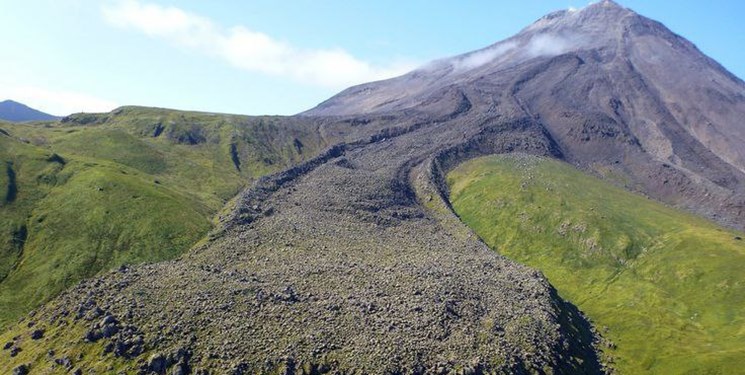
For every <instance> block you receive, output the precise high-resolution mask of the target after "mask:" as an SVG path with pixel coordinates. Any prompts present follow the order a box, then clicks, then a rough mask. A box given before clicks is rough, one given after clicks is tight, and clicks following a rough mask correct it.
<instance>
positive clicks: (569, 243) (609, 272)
mask: <svg viewBox="0 0 745 375" xmlns="http://www.w3.org/2000/svg"><path fill="white" fill-rule="evenodd" d="M447 180H448V185H449V186H450V200H451V203H452V205H453V208H454V209H455V211H456V212H457V213H458V215H459V216H460V217H461V218H462V220H463V221H464V222H465V223H466V224H467V225H469V226H470V227H471V228H472V229H473V230H474V231H475V232H476V233H477V234H478V235H479V236H481V237H482V238H483V239H484V241H485V242H486V243H487V244H488V245H489V246H491V247H492V248H494V249H495V250H497V251H498V252H500V253H502V254H504V255H505V256H507V257H509V258H512V259H514V260H516V261H518V262H522V263H524V264H527V265H530V266H532V267H535V268H537V269H539V270H541V271H542V272H543V273H544V274H545V275H546V276H547V277H548V279H549V280H550V281H551V283H552V284H553V285H554V286H555V287H556V288H557V289H558V290H559V292H560V294H561V295H562V296H563V297H564V298H566V299H568V300H569V301H571V302H573V303H574V304H576V305H577V306H578V307H579V308H580V309H582V310H583V311H584V312H585V313H586V314H588V315H589V317H590V318H591V319H592V320H593V322H594V324H595V325H596V326H597V327H598V328H600V330H601V332H602V333H603V335H604V336H605V337H606V338H608V339H610V340H611V341H612V342H613V343H615V345H616V348H615V349H613V348H608V349H606V352H608V353H609V354H610V355H611V356H612V357H615V361H616V364H615V367H616V368H617V369H618V370H619V371H620V372H621V373H624V374H638V373H676V374H679V373H691V374H703V373H707V374H714V373H717V374H719V373H721V374H731V373H737V372H739V371H742V370H741V369H742V368H743V366H745V273H743V270H744V269H745V241H743V240H741V239H740V238H742V237H745V235H743V234H742V233H739V232H734V231H731V230H728V229H724V228H721V227H718V226H716V225H715V224H712V223H710V222H708V221H706V220H704V219H701V218H698V217H695V216H692V215H690V214H687V213H683V212H680V211H677V210H675V209H672V208H669V207H666V206H663V205H661V204H659V203H657V202H654V201H651V200H648V199H646V198H644V197H641V196H638V195H635V194H632V193H629V192H627V191H625V190H622V189H620V188H617V187H615V186H612V185H610V184H608V183H606V182H603V181H602V180H600V179H597V178H594V177H591V176H588V175H586V174H583V173H582V172H580V171H578V170H576V169H575V168H573V167H572V166H570V165H568V164H566V163H562V162H560V161H556V160H550V159H543V158H538V157H534V156H526V155H499V156H489V157H483V158H479V159H475V160H472V161H469V162H467V163H465V164H462V165H460V166H459V167H458V168H456V169H455V170H453V171H452V172H451V173H450V174H449V175H448V178H447Z"/></svg>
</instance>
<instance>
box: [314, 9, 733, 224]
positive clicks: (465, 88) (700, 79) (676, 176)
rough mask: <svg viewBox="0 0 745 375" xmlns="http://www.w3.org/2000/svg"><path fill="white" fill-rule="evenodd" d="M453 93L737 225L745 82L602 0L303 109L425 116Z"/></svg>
mask: <svg viewBox="0 0 745 375" xmlns="http://www.w3.org/2000/svg"><path fill="white" fill-rule="evenodd" d="M454 92H460V93H462V94H463V95H465V97H467V98H468V99H469V100H470V102H471V103H472V105H473V107H474V109H475V110H474V111H472V112H477V113H479V114H488V113H495V112H498V111H503V109H502V107H503V106H504V104H505V103H510V104H512V105H515V106H517V107H518V108H519V109H520V111H521V112H522V113H524V114H525V115H526V116H529V117H531V118H533V119H534V120H535V121H536V122H539V123H540V124H541V126H542V127H543V128H544V129H545V130H546V131H547V132H548V133H549V134H550V136H551V139H552V140H553V141H554V142H556V144H557V146H558V148H559V149H560V151H561V155H562V158H564V159H565V160H567V161H569V162H571V163H572V164H575V165H576V166H578V167H580V168H582V169H584V170H588V171H592V172H594V173H595V174H598V175H600V176H605V177H606V178H608V179H611V180H614V181H615V182H616V183H617V184H619V185H622V186H625V187H626V188H628V189H631V190H635V191H639V192H642V193H645V194H647V195H649V196H651V197H653V198H656V199H658V200H661V201H663V202H666V203H669V204H672V205H674V206H677V207H682V208H686V209H688V210H691V211H693V212H696V213H699V214H702V215H704V216H707V217H709V218H712V219H714V220H717V221H719V222H720V223H723V224H725V225H728V226H732V227H736V228H739V229H743V228H745V224H743V223H745V216H744V215H745V210H743V209H742V207H743V206H744V205H745V186H744V185H743V184H744V182H745V175H744V172H745V162H744V160H745V159H743V158H744V157H745V147H743V144H745V126H743V123H742V116H743V113H745V83H743V81H742V80H740V79H739V78H737V77H735V76H733V75H732V74H730V73H729V72H727V71H726V70H725V69H724V68H722V67H721V66H720V65H719V64H717V63H716V62H715V61H713V60H711V59H710V58H708V57H706V56H705V55H703V54H702V53H701V52H700V51H699V50H698V49H697V48H696V47H695V46H694V45H693V44H691V43H690V42H688V41H686V40H685V39H683V38H682V37H680V36H678V35H675V34H674V33H672V32H671V31H670V30H668V29H667V28H665V27H664V26H663V25H661V24H660V23H658V22H655V21H652V20H649V19H647V18H644V17H642V16H640V15H638V14H636V13H634V12H633V11H631V10H629V9H626V8H623V7H621V6H619V5H617V4H615V3H613V2H612V1H602V2H600V3H597V4H594V5H592V6H588V7H587V8H585V9H583V10H581V11H559V12H555V13H551V14H549V15H547V16H545V17H543V18H541V19H540V20H538V21H537V22H535V23H534V24H532V25H531V26H529V27H527V28H525V29H524V30H522V31H521V32H520V33H519V34H517V35H515V36H514V37H512V38H509V39H507V40H504V41H502V42H499V43H496V44H494V45H492V46H489V47H487V48H485V49H482V50H479V51H475V52H471V53H468V54H465V55H461V56H456V57H452V58H448V59H444V60H440V61H436V62H433V63H431V64H429V65H428V66H426V67H424V68H422V69H420V70H417V71H414V72H411V73H409V74H407V75H404V76H402V77H399V78H394V79H392V80H388V81H381V82H373V83H369V84H365V85H361V86H357V87H352V88H350V89H348V90H346V91H344V92H342V93H341V94H339V95H337V96H335V97H333V98H331V99H329V100H327V101H326V102H324V103H321V104H320V105H319V106H318V107H316V108H314V109H312V110H310V111H308V112H306V113H305V114H306V115H330V114H335V115H338V114H346V115H351V114H356V113H369V112H373V113H385V112H388V111H392V110H399V109H409V110H418V111H429V110H432V109H433V103H438V101H437V98H438V97H439V96H442V95H445V93H454Z"/></svg>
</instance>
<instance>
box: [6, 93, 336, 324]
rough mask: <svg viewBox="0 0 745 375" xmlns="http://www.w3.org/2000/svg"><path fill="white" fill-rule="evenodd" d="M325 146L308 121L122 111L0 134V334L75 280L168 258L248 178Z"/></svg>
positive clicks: (198, 233) (203, 228)
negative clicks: (130, 265)
mask: <svg viewBox="0 0 745 375" xmlns="http://www.w3.org/2000/svg"><path fill="white" fill-rule="evenodd" d="M324 146H325V143H324V142H323V141H322V140H321V138H320V137H319V136H318V133H317V129H316V128H315V127H314V126H312V125H309V124H308V122H307V121H306V122H303V121H301V120H297V119H293V118H283V117H277V116H265V117H247V116H233V115H220V114H210V113H198V112H183V111H172V110H164V109H157V108H142V107H123V108H120V109H117V110H115V111H113V112H111V113H106V114H77V115H73V116H69V117H67V118H65V119H63V120H61V121H60V122H44V123H27V124H3V132H1V133H0V330H1V329H2V328H3V327H6V326H7V325H8V324H9V323H10V322H12V321H14V320H16V319H17V318H19V317H20V316H22V315H23V314H25V313H28V312H29V311H31V310H32V309H34V308H36V307H37V306H39V305H41V304H42V303H44V302H46V301H48V300H49V299H50V298H52V297H54V296H55V295H57V294H58V293H59V292H61V291H63V290H64V289H66V288H67V287H69V286H71V285H74V284H75V283H77V282H78V281H80V280H82V279H84V278H87V277H91V276H94V275H96V274H97V273H98V272H100V271H104V270H108V269H111V268H115V267H118V266H119V265H122V264H134V263H142V262H155V261H160V260H165V259H172V258H175V257H177V256H178V255H180V254H182V253H183V252H184V251H185V250H187V249H189V248H190V247H192V246H193V245H194V244H195V243H197V241H199V240H200V239H201V238H203V237H204V236H205V234H206V233H207V232H208V231H209V230H210V229H211V228H212V225H213V221H212V219H213V217H214V215H215V214H216V213H217V212H218V211H219V210H220V209H221V208H223V207H224V205H225V204H226V203H227V202H228V201H229V200H230V199H231V198H233V197H234V196H235V195H236V193H237V192H239V191H240V190H241V189H243V188H245V187H246V186H247V185H248V184H250V183H251V182H252V181H254V180H255V179H256V178H258V177H260V176H263V175H266V174H269V173H273V172H277V171H279V170H282V169H285V168H287V167H289V166H290V165H293V164H295V163H298V162H300V161H302V160H304V159H307V158H309V157H313V156H315V154H316V153H317V152H318V151H319V150H320V149H322V148H323V147H324Z"/></svg>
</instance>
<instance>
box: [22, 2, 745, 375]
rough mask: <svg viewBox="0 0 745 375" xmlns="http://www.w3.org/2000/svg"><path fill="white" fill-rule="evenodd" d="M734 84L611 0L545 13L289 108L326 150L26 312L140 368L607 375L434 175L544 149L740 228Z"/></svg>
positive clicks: (558, 307) (543, 290)
mask: <svg viewBox="0 0 745 375" xmlns="http://www.w3.org/2000/svg"><path fill="white" fill-rule="evenodd" d="M673 62H675V63H673ZM744 87H745V85H744V84H743V82H742V81H740V80H739V79H737V78H736V77H734V76H732V75H731V74H729V73H727V72H726V71H725V70H724V69H722V68H721V67H720V66H719V65H717V64H716V63H715V62H713V61H712V60H710V59H708V58H707V57H705V56H703V55H702V54H701V53H700V52H698V51H697V50H696V48H695V47H694V46H693V45H691V44H690V43H688V42H686V41H685V40H683V39H682V38H680V37H678V36H676V35H675V34H673V33H671V32H670V31H669V30H667V29H666V28H664V27H663V26H662V25H660V24H659V23H656V22H654V21H651V20H649V19H646V18H644V17H641V16H639V15H637V14H635V13H633V12H632V11H630V10H628V9H625V8H622V7H620V6H618V5H617V4H615V3H613V2H610V1H603V2H600V3H596V4H594V5H591V6H589V7H587V8H585V9H583V10H581V11H577V12H568V11H563V12H556V13H552V14H550V15H548V16H546V17H544V18H542V19H540V20H538V21H537V22H536V23H534V24H533V25H531V26H529V27H528V28H526V29H524V30H523V31H522V32H520V33H519V34H518V35H516V36H515V37H513V38H510V39H508V40H506V41H503V42H500V43H497V44H495V45H493V46H490V47H487V48H485V49H483V50H480V51H476V52H473V53H470V54H466V55H462V56H458V57H454V58H450V59H445V60H441V61H437V62H434V63H432V64H430V65H428V66H426V67H424V68H422V69H419V70H417V71H414V72H411V73H409V74H407V75H404V76H402V77H399V78H395V79H392V80H387V81H381V82H374V83H370V84H365V85H361V86H357V87H353V88H350V89H348V90H346V91H344V92H342V93H341V94H339V95H337V96H335V97H333V98H331V99H329V100H328V101H326V102H324V103H322V104H321V105H319V106H318V107H317V108H315V109H312V110H310V111H308V112H306V113H304V114H301V115H300V116H301V117H303V118H305V119H306V120H307V121H308V123H309V126H317V128H318V129H319V133H320V135H321V136H323V137H324V139H327V140H335V141H338V142H337V144H336V145H335V146H333V147H331V148H329V149H328V150H327V151H326V152H324V153H322V154H321V155H319V156H318V157H317V158H315V159H313V160H310V161H308V162H306V163H304V164H302V165H299V166H296V167H294V168H292V169H290V170H287V171H285V172H282V173H280V174H277V175H274V176H270V177H267V178H264V179H262V180H260V181H259V182H258V183H257V184H256V185H255V186H253V187H252V188H251V189H248V190H246V191H244V192H243V193H242V194H241V195H240V196H239V198H238V200H237V203H236V207H235V209H234V210H233V211H232V212H231V213H230V214H228V215H226V216H225V217H223V218H222V223H221V228H220V229H219V230H218V231H216V232H215V233H214V234H213V236H212V237H211V240H210V241H209V242H208V243H206V244H204V245H201V246H199V247H197V248H195V249H193V250H192V251H191V252H190V253H188V254H187V255H185V256H184V257H182V258H181V259H178V260H176V261H171V262H164V263H158V264H154V265H147V266H138V267H133V268H128V269H121V270H118V271H115V272H112V273H111V274H108V275H105V276H104V277H101V278H99V279H96V280H91V281H87V282H84V283H82V284H80V285H79V286H78V287H76V288H74V289H73V290H71V291H69V292H67V293H66V294H64V295H63V296H61V297H60V298H58V299H57V300H56V301H54V302H53V303H50V304H49V305H48V306H47V307H46V308H44V309H42V310H41V311H40V312H39V313H37V315H36V316H35V317H34V318H33V319H36V320H40V321H41V320H44V319H47V320H49V321H51V322H56V321H61V320H62V318H63V317H64V316H66V314H67V315H71V316H80V317H81V319H79V320H77V322H78V323H76V324H85V325H87V326H88V327H89V328H90V331H89V332H88V340H89V341H98V340H104V342H106V343H108V345H109V348H110V349H111V350H112V351H113V353H114V354H115V355H118V356H122V357H127V358H131V363H132V367H133V368H140V369H142V371H143V372H147V371H155V372H165V371H166V369H168V371H174V373H176V372H175V371H181V372H180V373H186V372H200V371H202V370H203V369H211V370H212V372H213V373H236V374H240V373H254V372H272V371H281V372H283V373H293V372H303V373H323V372H329V371H331V372H338V373H350V372H353V371H360V372H362V373H448V372H451V371H460V372H461V373H488V372H506V373H527V372H548V371H553V372H555V373H581V372H585V373H601V372H603V371H604V368H603V367H602V365H601V364H600V363H599V360H598V351H597V349H596V348H595V347H594V342H595V341H597V337H596V336H595V335H594V334H593V332H592V329H591V328H590V327H589V324H588V322H587V321H586V320H585V319H584V318H583V317H582V315H581V314H580V313H579V312H578V311H577V310H576V309H575V308H574V307H573V306H572V305H570V304H568V303H565V302H563V301H561V300H560V299H559V298H558V297H557V296H556V293H555V291H554V290H553V289H552V288H551V286H550V285H549V284H548V283H547V282H546V280H545V279H544V278H543V277H542V276H541V275H540V274H539V273H537V272H535V271H533V270H531V269H529V268H526V267H524V266H520V265H518V264H515V263H514V262H511V261H509V260H507V259H505V258H503V257H501V256H499V255H498V254H496V253H494V252H492V251H490V250H489V249H488V248H487V247H486V246H485V245H484V244H483V243H481V242H480V241H479V240H478V239H477V238H475V237H474V236H473V235H472V234H471V232H470V231H469V230H468V229H467V228H465V227H463V225H462V224H461V223H460V222H459V220H458V219H457V217H455V215H454V214H453V213H452V211H450V210H449V205H448V202H447V191H446V188H445V187H444V184H443V175H444V173H446V172H447V170H449V168H451V167H452V166H454V165H456V164H457V163H459V162H462V161H463V160H466V159H468V158H472V157H475V156H479V155H483V154H490V153H505V152H526V153H532V154H539V155H547V156H552V157H556V158H562V159H564V160H567V161H569V162H571V163H573V164H575V165H577V166H578V167H580V168H583V169H585V170H588V171H590V172H593V171H595V172H598V173H599V172H600V171H608V170H610V171H612V172H613V174H615V175H619V176H624V178H623V179H622V180H623V181H624V182H623V183H625V184H626V186H627V187H628V188H629V189H633V190H637V191H640V192H643V193H645V194H648V195H650V196H652V197H655V198H657V199H660V200H662V201H665V202H668V203H671V204H674V205H678V206H681V207H685V208H688V209H690V210H693V211H695V212H698V213H701V214H704V215H708V216H711V217H714V218H715V219H717V220H719V221H720V222H722V223H724V224H728V225H732V226H740V227H741V225H742V222H743V220H742V219H743V181H744V180H745V176H744V175H743V173H742V171H743V170H744V165H743V152H745V150H744V148H743V147H741V146H742V144H743V143H742V139H743V138H742V135H743V126H742V125H741V124H740V123H738V120H737V117H738V116H740V117H742V115H743V114H745V98H744V97H743V92H745V90H744ZM109 315H110V318H105V319H104V320H103V321H102V320H101V319H102V318H103V317H105V316H109ZM85 317H88V318H91V317H93V318H91V319H92V320H86V319H85ZM52 324H54V323H52ZM107 327H115V329H114V328H107Z"/></svg>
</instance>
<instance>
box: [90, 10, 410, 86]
mask: <svg viewBox="0 0 745 375" xmlns="http://www.w3.org/2000/svg"><path fill="white" fill-rule="evenodd" d="M103 14H104V17H105V18H106V20H107V21H108V22H109V23H110V24H112V25H115V26H118V27H122V28H129V29H134V30H137V31H140V32H142V33H144V34H146V35H148V36H151V37H154V38H158V39H162V40H165V41H167V42H169V43H171V44H173V45H177V46H181V47H186V48H191V49H194V50H197V51H199V52H201V53H205V54H207V55H210V56H213V57H216V58H219V59H222V60H224V61H226V62H227V63H229V64H231V65H233V66H234V67H236V68H240V69H243V70H247V71H251V72H258V73H262V74H269V75H274V76H279V77H287V78H291V79H294V80H296V81H298V82H302V83H308V84H313V85H319V86H325V87H332V88H340V87H344V86H348V85H351V84H357V83H362V82H367V81H373V80H379V79H384V78H391V77H394V76H397V75H400V74H403V73H406V72H407V71H409V70H412V69H413V68H415V67H416V65H414V64H411V63H396V64H391V65H390V66H374V65H372V64H370V63H368V62H365V61H362V60H359V59H357V58H356V57H354V56H352V55H351V54H349V53H348V52H346V51H344V50H343V49H315V50H314V49H302V48H299V47H296V46H293V45H291V44H289V43H287V42H284V41H280V40H276V39H274V38H272V37H271V36H269V35H267V34H264V33H261V32H257V31H253V30H250V29H248V28H246V27H244V26H236V27H232V28H223V27H221V26H219V25H217V24H215V23H214V22H212V21H211V20H209V19H207V18H205V17H202V16H199V15H196V14H192V13H188V12H186V11H184V10H181V9H179V8H176V7H170V6H169V7H167V6H161V5H158V4H151V3H144V2H140V1H138V0H121V1H119V2H117V3H115V4H113V5H111V6H105V7H104V8H103Z"/></svg>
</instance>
